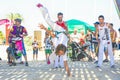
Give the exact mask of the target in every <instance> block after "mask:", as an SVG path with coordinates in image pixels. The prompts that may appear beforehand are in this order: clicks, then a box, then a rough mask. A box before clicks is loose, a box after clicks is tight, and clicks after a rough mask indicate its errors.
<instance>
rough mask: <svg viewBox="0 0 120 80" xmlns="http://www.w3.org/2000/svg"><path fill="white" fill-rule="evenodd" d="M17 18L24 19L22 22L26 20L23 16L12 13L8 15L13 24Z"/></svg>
mask: <svg viewBox="0 0 120 80" xmlns="http://www.w3.org/2000/svg"><path fill="white" fill-rule="evenodd" d="M16 18H19V19H22V21H23V20H24V19H23V16H22V15H21V14H19V13H10V14H8V15H7V19H9V20H11V22H13V21H14V20H15V19H16Z"/></svg>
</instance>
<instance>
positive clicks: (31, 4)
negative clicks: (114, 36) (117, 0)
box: [0, 0, 120, 35]
mask: <svg viewBox="0 0 120 80" xmlns="http://www.w3.org/2000/svg"><path fill="white" fill-rule="evenodd" d="M37 3H42V4H43V5H44V6H45V7H46V8H47V9H48V11H49V14H50V17H51V19H52V20H53V21H56V20H57V13H58V12H62V13H63V14H64V20H65V21H67V20H69V19H78V20H81V21H84V22H87V23H88V24H90V25H93V23H94V22H96V21H97V20H98V16H99V15H104V16H105V22H110V23H113V24H114V28H115V29H116V30H117V29H118V28H119V27H120V19H119V17H118V15H117V11H116V9H115V5H114V2H113V0H1V1H0V19H4V18H6V16H7V14H10V13H20V14H21V15H22V16H23V18H24V21H23V23H22V25H24V26H25V27H26V28H27V30H28V33H29V35H33V31H34V30H39V28H38V27H37V26H38V23H43V24H44V25H45V26H47V24H46V23H45V21H44V19H43V17H42V15H41V13H40V10H39V9H38V8H37V7H36V4H37ZM1 29H2V28H0V30H1Z"/></svg>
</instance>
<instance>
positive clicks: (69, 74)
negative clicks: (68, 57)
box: [64, 61, 71, 76]
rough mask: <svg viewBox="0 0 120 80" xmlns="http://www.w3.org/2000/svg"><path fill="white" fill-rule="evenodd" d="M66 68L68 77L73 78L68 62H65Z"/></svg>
mask: <svg viewBox="0 0 120 80" xmlns="http://www.w3.org/2000/svg"><path fill="white" fill-rule="evenodd" d="M64 67H65V70H66V71H67V75H68V76H71V73H70V69H69V67H68V63H67V61H64Z"/></svg>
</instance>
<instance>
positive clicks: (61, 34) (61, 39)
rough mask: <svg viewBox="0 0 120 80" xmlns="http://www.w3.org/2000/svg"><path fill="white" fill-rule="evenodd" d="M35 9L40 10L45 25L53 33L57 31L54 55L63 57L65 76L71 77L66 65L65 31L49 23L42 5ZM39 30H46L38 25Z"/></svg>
mask: <svg viewBox="0 0 120 80" xmlns="http://www.w3.org/2000/svg"><path fill="white" fill-rule="evenodd" d="M37 7H38V8H39V9H40V10H41V13H42V15H43V17H44V19H45V21H46V23H47V24H48V25H49V26H50V27H51V28H52V30H53V31H57V32H58V34H57V37H58V46H57V48H56V50H55V52H56V54H57V55H59V56H63V61H64V67H65V69H66V71H67V75H68V76H71V73H70V70H69V67H68V64H67V53H66V47H67V42H68V37H67V35H66V34H65V33H66V30H65V29H64V28H62V27H61V26H59V25H58V24H56V23H54V22H53V21H51V19H50V17H49V14H48V11H47V9H46V8H45V7H43V5H42V4H38V5H37ZM39 26H40V28H41V29H46V28H45V27H44V26H41V25H39Z"/></svg>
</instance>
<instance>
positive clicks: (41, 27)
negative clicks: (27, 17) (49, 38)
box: [39, 24, 50, 33]
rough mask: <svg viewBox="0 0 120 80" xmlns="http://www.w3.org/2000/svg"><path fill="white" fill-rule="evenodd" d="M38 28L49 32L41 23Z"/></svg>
mask: <svg viewBox="0 0 120 80" xmlns="http://www.w3.org/2000/svg"><path fill="white" fill-rule="evenodd" d="M39 27H40V29H43V30H45V31H46V32H48V33H50V30H48V29H47V28H46V27H45V26H44V25H43V24H39Z"/></svg>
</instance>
